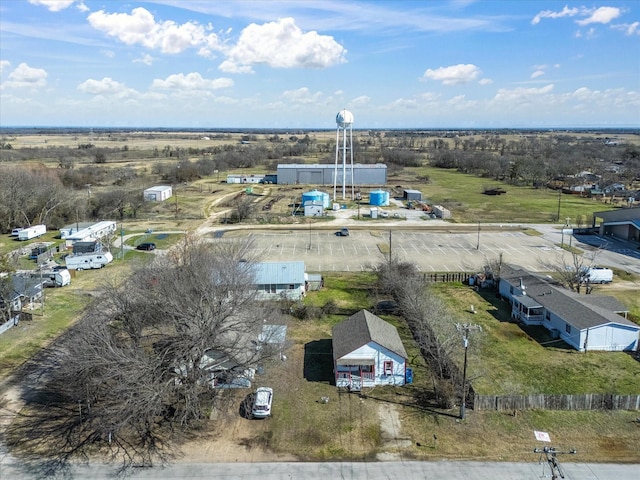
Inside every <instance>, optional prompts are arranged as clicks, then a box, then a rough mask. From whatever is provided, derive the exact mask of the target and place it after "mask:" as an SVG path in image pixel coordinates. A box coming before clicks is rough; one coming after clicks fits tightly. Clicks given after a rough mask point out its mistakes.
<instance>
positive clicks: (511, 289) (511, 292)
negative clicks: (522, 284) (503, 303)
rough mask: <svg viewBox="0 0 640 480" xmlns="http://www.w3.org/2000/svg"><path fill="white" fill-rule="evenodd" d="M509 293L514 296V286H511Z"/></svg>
mask: <svg viewBox="0 0 640 480" xmlns="http://www.w3.org/2000/svg"><path fill="white" fill-rule="evenodd" d="M509 293H510V294H511V295H513V285H510V286H509Z"/></svg>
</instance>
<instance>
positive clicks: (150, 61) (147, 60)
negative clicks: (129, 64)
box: [133, 53, 154, 66]
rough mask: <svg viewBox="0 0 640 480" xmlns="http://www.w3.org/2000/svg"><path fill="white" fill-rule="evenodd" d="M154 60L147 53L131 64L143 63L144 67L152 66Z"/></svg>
mask: <svg viewBox="0 0 640 480" xmlns="http://www.w3.org/2000/svg"><path fill="white" fill-rule="evenodd" d="M153 61H154V58H153V57H152V56H151V55H149V54H148V53H147V54H145V55H143V56H142V58H136V59H134V60H133V63H144V64H145V65H149V66H151V65H153Z"/></svg>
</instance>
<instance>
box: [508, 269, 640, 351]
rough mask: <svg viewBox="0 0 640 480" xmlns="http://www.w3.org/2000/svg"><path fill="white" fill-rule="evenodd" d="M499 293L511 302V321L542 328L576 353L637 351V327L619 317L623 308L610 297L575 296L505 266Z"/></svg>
mask: <svg viewBox="0 0 640 480" xmlns="http://www.w3.org/2000/svg"><path fill="white" fill-rule="evenodd" d="M499 291H500V295H502V297H503V298H506V299H507V300H509V302H510V303H511V317H512V318H513V319H514V320H517V321H520V322H522V323H524V324H526V325H542V326H544V327H545V328H546V329H547V330H549V331H550V332H552V335H554V336H556V337H558V338H561V339H562V340H564V341H565V342H566V343H568V344H569V345H571V346H572V347H573V348H575V349H576V350H579V351H581V352H584V351H591V350H602V351H635V350H637V349H638V338H639V335H640V325H636V324H635V323H633V322H631V321H630V320H627V318H625V316H623V315H626V313H627V308H626V307H625V306H624V305H623V304H622V303H620V302H619V301H618V300H617V299H615V298H614V297H609V296H605V295H593V294H591V295H579V294H577V293H574V292H571V291H568V290H566V289H563V288H558V287H556V286H554V285H552V284H551V283H549V282H548V281H547V280H545V279H544V278H541V277H538V276H535V275H533V274H531V273H529V272H527V271H526V270H522V269H519V268H515V267H510V266H507V265H503V267H502V269H501V272H500V284H499Z"/></svg>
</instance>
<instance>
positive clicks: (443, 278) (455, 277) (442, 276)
mask: <svg viewBox="0 0 640 480" xmlns="http://www.w3.org/2000/svg"><path fill="white" fill-rule="evenodd" d="M472 275H473V274H471V273H466V272H448V273H425V274H423V279H424V281H425V282H432V283H433V282H462V283H467V282H468V281H469V277H471V276H472Z"/></svg>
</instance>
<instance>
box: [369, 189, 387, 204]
mask: <svg viewBox="0 0 640 480" xmlns="http://www.w3.org/2000/svg"><path fill="white" fill-rule="evenodd" d="M369 205H377V206H379V207H387V206H389V192H385V191H384V190H374V191H373V192H371V193H369Z"/></svg>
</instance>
